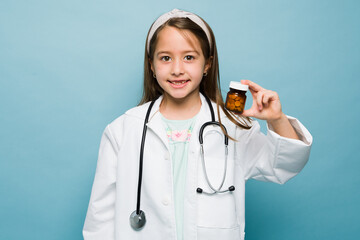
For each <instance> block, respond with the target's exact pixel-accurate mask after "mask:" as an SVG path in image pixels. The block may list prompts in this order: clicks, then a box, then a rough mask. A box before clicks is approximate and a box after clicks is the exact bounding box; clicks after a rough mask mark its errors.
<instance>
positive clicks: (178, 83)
mask: <svg viewBox="0 0 360 240" xmlns="http://www.w3.org/2000/svg"><path fill="white" fill-rule="evenodd" d="M184 83H186V81H176V82H172V84H175V85H181V84H184Z"/></svg>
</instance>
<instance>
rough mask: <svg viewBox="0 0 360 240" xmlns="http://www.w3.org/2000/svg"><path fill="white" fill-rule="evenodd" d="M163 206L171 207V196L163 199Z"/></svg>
mask: <svg viewBox="0 0 360 240" xmlns="http://www.w3.org/2000/svg"><path fill="white" fill-rule="evenodd" d="M161 202H162V204H163V205H164V206H167V205H169V204H170V197H169V196H165V197H164V198H163V199H162V201H161Z"/></svg>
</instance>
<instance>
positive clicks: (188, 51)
mask: <svg viewBox="0 0 360 240" xmlns="http://www.w3.org/2000/svg"><path fill="white" fill-rule="evenodd" d="M170 53H171V52H170V51H160V52H158V53H157V54H156V55H157V56H159V55H160V54H170ZM182 53H196V54H197V55H200V54H199V52H198V51H196V50H187V51H183V52H182Z"/></svg>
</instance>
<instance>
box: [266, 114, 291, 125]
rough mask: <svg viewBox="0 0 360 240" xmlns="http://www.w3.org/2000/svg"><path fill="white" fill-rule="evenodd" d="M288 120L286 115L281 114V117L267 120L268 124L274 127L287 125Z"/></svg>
mask: <svg viewBox="0 0 360 240" xmlns="http://www.w3.org/2000/svg"><path fill="white" fill-rule="evenodd" d="M288 121H289V120H288V118H287V116H286V115H285V114H284V113H281V114H280V116H279V117H277V118H274V119H271V120H267V123H268V124H270V125H271V126H273V127H277V126H281V125H283V124H284V123H285V124H286V123H287V122H288Z"/></svg>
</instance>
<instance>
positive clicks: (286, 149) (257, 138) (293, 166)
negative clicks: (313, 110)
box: [237, 116, 313, 184]
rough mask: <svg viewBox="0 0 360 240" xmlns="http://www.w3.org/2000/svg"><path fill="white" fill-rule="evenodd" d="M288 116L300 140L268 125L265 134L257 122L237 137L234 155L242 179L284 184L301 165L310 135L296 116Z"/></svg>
mask: <svg viewBox="0 0 360 240" xmlns="http://www.w3.org/2000/svg"><path fill="white" fill-rule="evenodd" d="M288 119H289V121H290V123H291V125H292V126H293V128H294V129H295V131H296V133H297V135H298V136H299V138H300V140H296V139H289V138H285V137H282V136H280V135H278V134H277V133H275V132H274V131H273V130H272V128H271V126H269V125H268V132H267V135H266V136H265V135H264V134H263V133H262V132H260V126H259V123H258V122H254V125H253V127H252V129H251V130H248V132H247V133H246V134H245V136H242V137H241V138H240V139H239V141H238V143H237V145H238V148H237V151H238V153H239V154H237V157H238V163H239V164H241V167H242V169H243V172H244V177H245V180H248V179H250V178H253V179H256V180H260V181H267V182H275V183H279V184H283V183H285V182H286V181H288V180H289V179H291V178H292V177H294V176H295V175H297V174H298V173H299V172H300V171H301V170H302V169H303V168H304V166H305V164H306V163H307V161H308V159H309V155H310V149H311V145H312V141H313V139H312V136H311V134H310V133H309V131H308V130H307V129H306V128H305V127H304V126H303V125H302V124H301V123H300V122H299V121H298V120H297V119H296V118H293V117H290V116H288Z"/></svg>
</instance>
